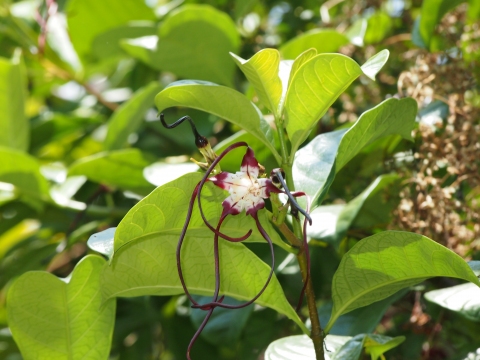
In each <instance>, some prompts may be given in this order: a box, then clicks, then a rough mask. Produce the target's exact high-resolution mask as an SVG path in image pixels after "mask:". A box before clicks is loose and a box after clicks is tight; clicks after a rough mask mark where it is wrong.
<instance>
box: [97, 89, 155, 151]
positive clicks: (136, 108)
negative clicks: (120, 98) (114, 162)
mask: <svg viewBox="0 0 480 360" xmlns="http://www.w3.org/2000/svg"><path fill="white" fill-rule="evenodd" d="M161 88H162V87H161V86H160V84H159V83H158V82H156V81H155V82H151V83H150V84H148V85H147V86H145V87H143V88H141V89H140V90H137V92H136V93H135V94H134V95H133V97H132V98H131V99H130V100H128V101H127V102H126V103H124V104H122V106H121V107H120V108H119V109H118V110H116V111H115V113H114V114H113V115H112V117H111V118H110V120H109V122H108V130H107V137H106V138H105V142H104V149H105V150H117V149H121V148H123V147H124V146H125V145H126V144H127V139H128V136H129V135H130V134H131V133H134V132H135V131H137V130H138V128H139V127H140V125H141V124H142V122H143V116H144V114H145V113H146V112H147V110H148V109H149V108H151V107H152V106H153V100H154V99H155V95H156V94H157V93H158V92H159V91H160V90H161Z"/></svg>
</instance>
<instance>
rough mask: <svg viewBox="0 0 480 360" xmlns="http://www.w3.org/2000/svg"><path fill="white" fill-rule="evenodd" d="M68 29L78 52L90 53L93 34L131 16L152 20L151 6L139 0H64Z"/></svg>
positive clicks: (135, 18) (121, 23)
mask: <svg viewBox="0 0 480 360" xmlns="http://www.w3.org/2000/svg"><path fill="white" fill-rule="evenodd" d="M66 13H67V23H68V33H69V35H70V39H71V40H72V43H73V46H74V48H75V50H77V53H78V55H79V56H80V57H81V58H84V57H85V56H86V55H88V54H90V52H91V51H92V50H93V49H92V44H93V41H94V40H95V38H96V37H97V36H99V35H101V34H102V33H104V32H106V31H108V30H111V29H114V28H116V27H118V26H120V25H124V24H127V23H128V22H129V21H134V20H152V21H153V20H155V14H154V12H153V10H152V9H151V8H149V7H147V5H145V2H144V1H138V0H124V1H121V2H120V1H116V0H102V1H97V0H70V1H68V2H67V8H66Z"/></svg>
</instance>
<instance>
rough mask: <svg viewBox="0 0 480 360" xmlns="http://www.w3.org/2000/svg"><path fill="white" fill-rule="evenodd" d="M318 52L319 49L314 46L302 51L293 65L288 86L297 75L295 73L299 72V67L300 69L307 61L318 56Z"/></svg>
mask: <svg viewBox="0 0 480 360" xmlns="http://www.w3.org/2000/svg"><path fill="white" fill-rule="evenodd" d="M317 54H318V53H317V50H316V49H313V48H312V49H308V50H305V51H304V52H303V53H301V54H300V55H298V56H297V57H296V58H295V60H294V62H293V64H292V67H291V71H290V76H289V78H288V87H290V84H291V83H292V79H293V78H294V77H295V76H294V75H295V74H296V73H297V71H298V69H300V68H301V67H302V66H303V64H305V63H307V62H308V61H309V60H310V59H312V58H314V57H315V56H317Z"/></svg>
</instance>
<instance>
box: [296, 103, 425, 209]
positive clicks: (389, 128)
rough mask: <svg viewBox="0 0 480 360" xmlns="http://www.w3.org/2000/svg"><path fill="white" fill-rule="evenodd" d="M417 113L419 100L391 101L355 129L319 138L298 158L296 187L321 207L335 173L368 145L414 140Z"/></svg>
mask: <svg viewBox="0 0 480 360" xmlns="http://www.w3.org/2000/svg"><path fill="white" fill-rule="evenodd" d="M416 113H417V103H416V102H415V100H413V99H410V98H406V99H401V100H398V99H394V98H391V99H388V100H385V101H384V102H382V103H381V104H380V105H378V106H376V107H374V108H373V109H370V110H368V111H366V112H364V113H363V114H362V115H361V116H360V118H359V119H358V120H357V122H356V123H355V124H354V125H353V126H352V127H351V128H349V129H342V130H337V131H333V132H330V133H326V134H321V135H318V136H317V137H316V138H315V139H313V140H312V141H311V142H310V143H309V144H308V145H307V146H305V147H303V148H302V149H301V150H299V151H298V152H297V154H296V156H295V160H294V162H293V176H294V179H293V180H294V182H295V188H297V189H302V191H305V192H306V193H307V194H309V195H310V196H311V198H312V204H313V207H316V206H318V205H319V204H320V202H321V200H322V199H323V197H324V196H325V194H326V193H327V191H328V188H329V186H330V184H331V183H332V181H333V179H334V178H335V174H336V173H338V171H340V169H341V168H342V167H343V166H344V165H345V164H346V163H347V162H348V161H350V160H351V159H352V158H353V157H354V156H355V155H357V154H358V153H359V152H360V150H361V149H362V148H363V147H364V146H366V145H368V144H371V143H372V142H374V141H375V140H377V139H379V138H381V137H383V136H387V135H391V134H398V135H401V136H402V137H403V138H405V139H407V140H410V139H411V134H410V133H411V130H412V128H413V125H414V124H415V115H416Z"/></svg>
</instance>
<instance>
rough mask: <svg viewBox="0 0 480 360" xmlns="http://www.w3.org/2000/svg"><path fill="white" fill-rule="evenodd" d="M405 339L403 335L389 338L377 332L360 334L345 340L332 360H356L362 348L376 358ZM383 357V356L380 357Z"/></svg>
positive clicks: (373, 359)
mask: <svg viewBox="0 0 480 360" xmlns="http://www.w3.org/2000/svg"><path fill="white" fill-rule="evenodd" d="M404 341H405V337H404V336H397V337H395V338H391V337H389V336H383V335H378V334H360V335H357V336H355V337H353V338H352V339H350V340H349V341H347V342H346V343H345V344H344V345H343V346H342V347H341V348H340V349H339V350H338V351H337V352H336V353H335V355H334V356H333V358H332V360H358V359H360V356H361V355H362V350H363V348H365V352H366V353H367V354H370V355H371V359H372V360H377V359H378V358H379V357H381V356H382V355H383V353H385V352H387V351H388V350H390V349H393V348H395V347H397V346H398V345H400V344H401V343H402V342H404ZM382 358H383V357H382Z"/></svg>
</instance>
